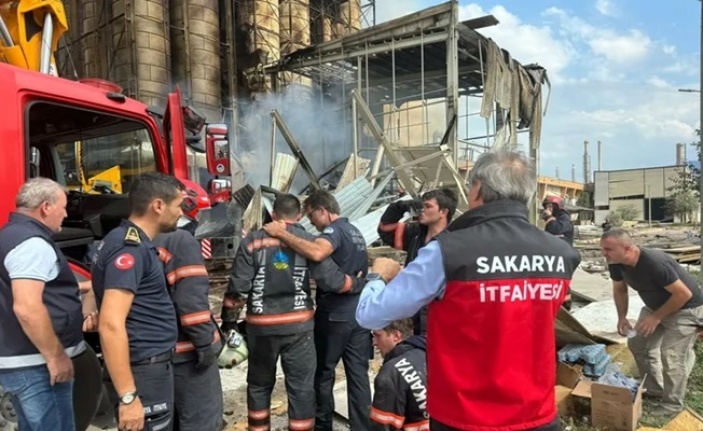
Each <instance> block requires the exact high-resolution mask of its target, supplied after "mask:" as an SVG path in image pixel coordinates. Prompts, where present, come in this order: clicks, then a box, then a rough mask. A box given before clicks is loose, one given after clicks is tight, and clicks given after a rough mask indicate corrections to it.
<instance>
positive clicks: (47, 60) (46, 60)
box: [39, 13, 54, 73]
mask: <svg viewBox="0 0 703 431" xmlns="http://www.w3.org/2000/svg"><path fill="white" fill-rule="evenodd" d="M53 37H54V21H53V20H52V18H51V14H50V13H47V14H46V15H44V30H43V31H42V36H41V63H40V66H39V71H40V72H41V73H49V71H50V70H51V39H53Z"/></svg>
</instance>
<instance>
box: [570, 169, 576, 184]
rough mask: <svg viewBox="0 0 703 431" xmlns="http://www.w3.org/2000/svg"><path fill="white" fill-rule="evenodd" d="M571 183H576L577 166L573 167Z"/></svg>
mask: <svg viewBox="0 0 703 431" xmlns="http://www.w3.org/2000/svg"><path fill="white" fill-rule="evenodd" d="M571 181H573V182H576V165H571Z"/></svg>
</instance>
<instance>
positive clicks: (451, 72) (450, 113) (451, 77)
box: [445, 0, 459, 166]
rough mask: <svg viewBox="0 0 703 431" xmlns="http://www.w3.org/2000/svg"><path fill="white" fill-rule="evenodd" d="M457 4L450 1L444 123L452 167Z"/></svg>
mask: <svg viewBox="0 0 703 431" xmlns="http://www.w3.org/2000/svg"><path fill="white" fill-rule="evenodd" d="M458 26H459V3H458V2H457V1H456V0H455V1H452V11H451V19H450V23H449V28H448V30H447V32H448V37H447V39H446V43H447V111H446V116H445V118H446V121H447V124H449V125H450V130H449V131H448V133H449V135H448V139H447V145H449V148H451V149H452V151H453V152H454V165H455V166H458V165H459V142H458V130H457V128H456V127H455V126H454V124H453V123H450V122H451V121H452V120H453V119H454V118H456V117H457V116H458V115H459V53H458V51H459V29H458Z"/></svg>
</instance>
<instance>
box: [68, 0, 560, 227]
mask: <svg viewBox="0 0 703 431" xmlns="http://www.w3.org/2000/svg"><path fill="white" fill-rule="evenodd" d="M374 6H375V5H374V3H373V2H364V3H362V2H361V1H360V0H345V1H337V0H335V1H324V2H323V1H321V0H284V1H279V0H236V1H234V2H225V1H218V0H207V1H205V2H202V1H198V2H191V1H185V2H180V1H171V2H169V1H168V0H146V1H139V2H137V1H134V0H115V1H112V2H97V1H94V0H73V1H68V2H67V5H66V8H67V11H68V14H69V17H70V18H69V19H70V23H71V28H70V31H69V34H68V35H67V37H66V38H65V39H66V43H65V44H63V45H62V46H61V49H60V51H59V53H58V63H59V72H60V74H61V75H62V76H66V77H74V78H81V77H85V76H93V77H99V78H104V79H107V80H110V81H114V82H116V83H118V84H119V85H120V86H122V88H123V89H124V92H125V93H126V94H128V95H130V96H133V97H136V98H138V99H140V100H142V101H144V102H146V103H148V104H150V105H155V106H157V107H158V106H163V105H164V102H165V97H166V94H167V93H168V91H169V90H170V89H171V88H173V87H174V86H175V85H178V86H179V87H180V88H181V90H182V92H183V95H184V98H185V101H186V103H188V104H190V105H192V106H194V107H195V108H196V109H197V110H198V111H199V112H201V113H203V114H204V115H205V116H206V117H207V118H208V121H209V122H212V123H225V124H228V125H230V133H231V135H232V136H231V142H232V146H231V147H232V148H231V151H232V165H233V171H234V173H233V179H232V181H233V189H234V191H238V192H239V193H235V196H237V197H238V198H239V199H238V202H239V203H240V204H246V205H244V207H245V208H249V210H248V211H247V214H246V216H247V217H245V226H244V228H245V229H251V228H255V227H258V226H259V225H260V224H261V223H262V221H263V219H265V217H266V216H265V214H264V215H259V213H260V212H261V211H260V210H262V209H264V208H265V207H266V206H267V205H268V204H269V202H270V200H271V198H272V197H273V194H272V193H271V190H273V191H286V192H291V193H296V194H299V195H305V193H306V192H307V191H308V190H310V189H312V188H318V187H323V188H327V189H332V190H335V193H336V194H337V195H338V197H340V196H342V194H343V193H344V195H349V196H354V197H355V198H356V197H358V196H364V197H365V198H366V199H365V200H364V201H363V202H356V201H354V202H349V203H348V204H349V208H353V210H354V216H355V217H356V218H362V217H365V216H366V215H367V214H368V213H370V212H372V211H374V210H376V209H378V208H379V207H382V204H383V203H385V202H389V201H390V200H392V199H393V196H397V194H398V191H399V190H404V191H407V192H409V193H410V194H412V195H415V194H417V193H421V192H422V191H425V190H428V189H430V188H433V187H437V186H445V187H451V188H453V189H455V191H457V192H459V193H458V195H459V196H460V208H461V207H462V206H463V207H464V208H465V206H466V197H465V185H464V184H465V178H466V175H467V174H468V171H469V169H470V166H471V164H472V160H474V159H475V157H476V156H477V155H478V154H480V153H481V152H483V151H487V150H489V149H491V148H497V147H510V148H520V149H522V150H524V151H526V152H528V153H529V154H530V155H531V156H532V157H533V158H534V160H535V161H536V162H537V164H539V143H540V134H541V125H542V117H543V113H544V112H543V111H544V106H546V104H547V103H546V101H547V99H548V92H547V91H546V89H545V88H544V87H545V86H548V84H549V80H548V78H547V73H546V71H545V69H543V68H542V67H540V66H538V65H522V64H520V63H519V62H518V61H517V60H516V59H513V58H512V57H511V55H510V54H509V53H508V52H507V51H505V50H503V49H501V48H500V47H499V46H498V45H497V44H496V43H495V42H494V41H493V40H491V39H488V38H486V37H485V36H483V35H481V33H480V29H482V28H485V27H488V26H493V25H497V24H498V21H497V20H496V19H495V18H494V17H493V16H490V15H489V16H485V17H480V18H475V19H471V20H467V21H463V22H462V21H460V20H459V11H458V9H459V8H458V3H457V2H456V1H450V2H447V3H443V4H440V5H438V6H435V7H432V8H429V9H426V10H422V11H420V12H417V13H414V14H411V15H408V16H405V17H401V18H398V19H395V20H392V21H389V22H386V23H383V24H381V25H373V24H374V22H373V21H374V19H375V9H374ZM523 131H524V132H527V133H526V134H525V138H524V139H518V138H519V133H520V132H523ZM191 157H192V161H193V163H192V164H193V166H194V167H193V169H192V174H193V177H195V178H196V179H199V180H200V181H201V182H202V183H204V182H205V181H206V180H207V179H209V178H207V176H206V175H203V170H202V169H198V167H199V166H201V165H202V163H203V161H202V157H201V156H200V155H198V154H196V153H191ZM261 186H263V188H262V187H261ZM345 188H351V189H350V190H353V193H351V192H350V193H345V192H344V189H345ZM267 190H268V191H267ZM259 196H261V198H259ZM343 203H344V204H347V202H343ZM344 204H343V207H344V206H345V205H344ZM536 204H537V203H536V202H535V205H536ZM254 206H256V208H254ZM535 209H536V208H535ZM535 213H536V211H535ZM345 215H348V214H345ZM262 217H263V218H262ZM372 237H373V235H370V236H369V238H368V240H371V239H373V238H372Z"/></svg>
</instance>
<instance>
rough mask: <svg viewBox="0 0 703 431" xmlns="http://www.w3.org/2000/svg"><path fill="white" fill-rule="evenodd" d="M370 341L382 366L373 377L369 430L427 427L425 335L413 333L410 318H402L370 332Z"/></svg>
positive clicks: (420, 428)
mask: <svg viewBox="0 0 703 431" xmlns="http://www.w3.org/2000/svg"><path fill="white" fill-rule="evenodd" d="M373 344H374V346H376V348H377V349H378V350H379V352H381V355H383V366H382V367H381V369H380V370H379V371H378V375H376V379H375V380H374V394H373V403H372V404H371V429H372V430H373V431H400V430H418V431H419V430H428V429H429V426H430V421H429V416H428V415H427V365H426V359H425V356H426V355H425V351H426V350H427V342H426V340H425V336H424V335H422V336H417V335H415V336H413V321H412V320H411V319H401V320H396V321H394V322H392V323H391V324H390V325H388V326H386V327H385V328H383V329H379V330H378V331H373Z"/></svg>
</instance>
